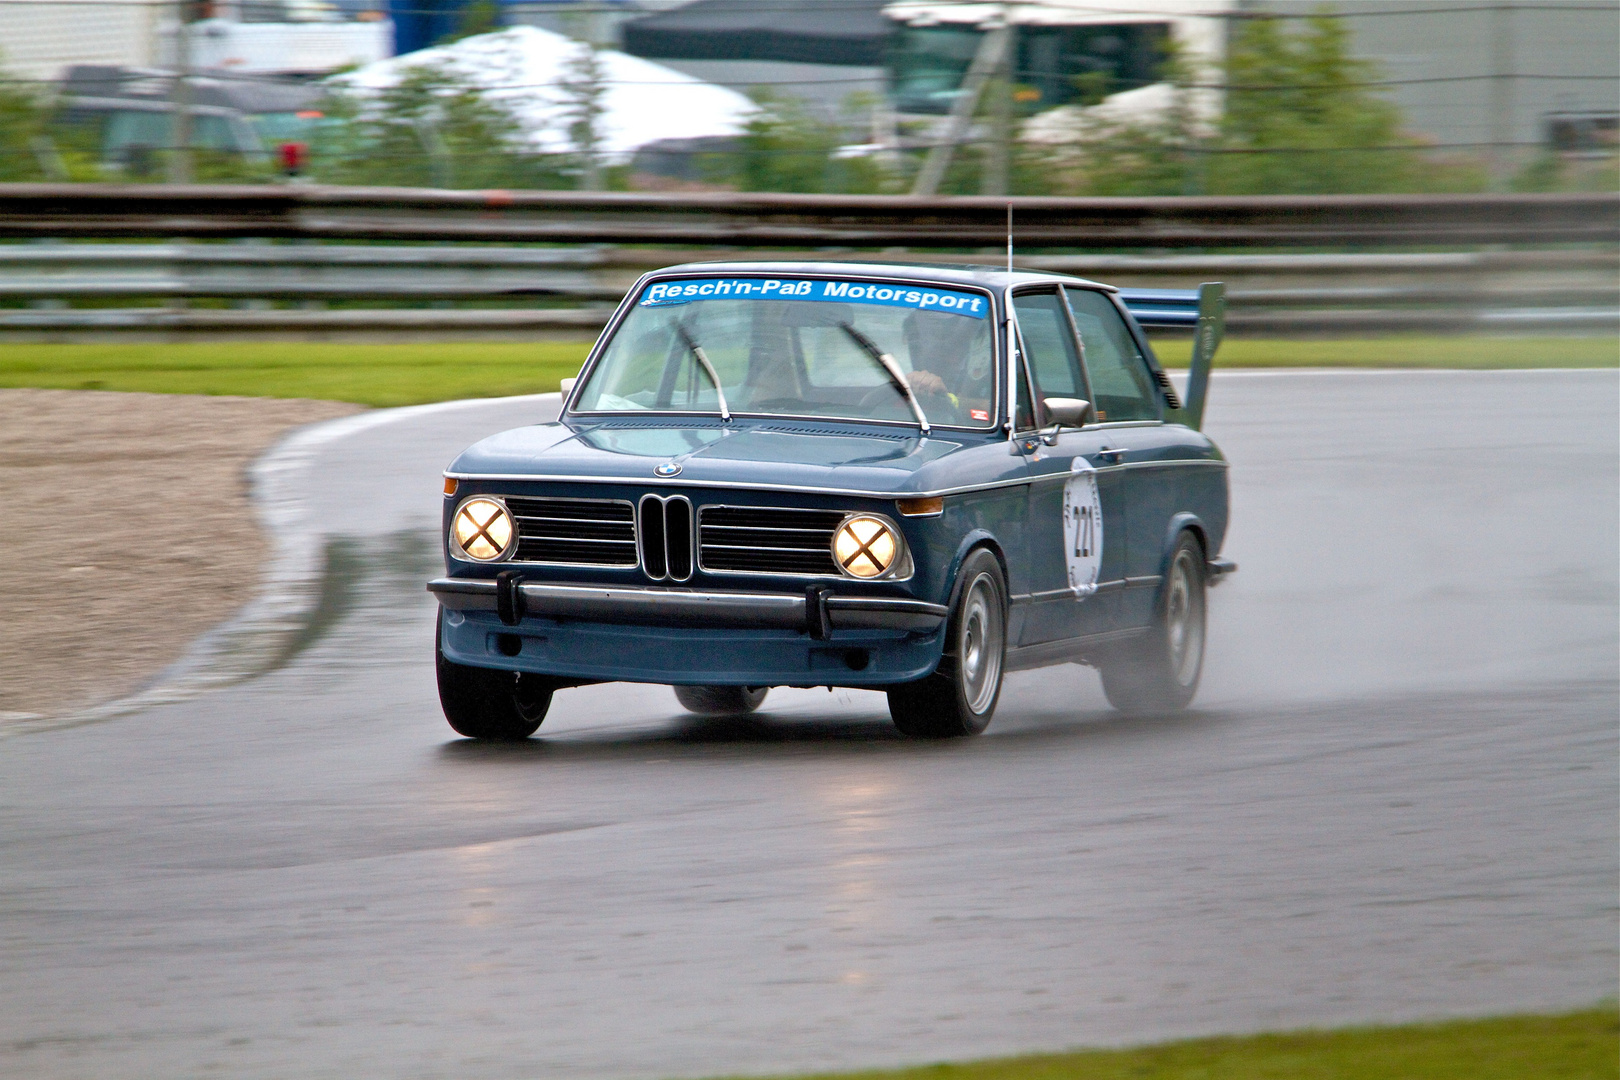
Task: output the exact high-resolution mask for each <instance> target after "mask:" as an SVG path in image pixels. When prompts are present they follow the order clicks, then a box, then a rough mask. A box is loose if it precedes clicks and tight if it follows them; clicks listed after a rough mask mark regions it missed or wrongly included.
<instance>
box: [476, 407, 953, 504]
mask: <svg viewBox="0 0 1620 1080" xmlns="http://www.w3.org/2000/svg"><path fill="white" fill-rule="evenodd" d="M963 445H964V443H963V442H959V441H956V440H954V439H948V438H939V437H937V436H935V437H929V438H922V437H921V436H920V435H919V434H918V433H916V432H911V433H901V432H895V433H893V434H890V433H888V432H883V433H876V432H872V431H870V430H867V431H861V430H843V429H839V428H798V427H791V426H787V425H782V426H773V425H768V424H766V425H757V424H756V425H749V424H739V423H732V424H713V425H692V424H682V425H653V424H648V423H646V422H640V423H626V422H617V423H615V422H612V421H610V422H607V423H603V424H597V425H590V426H580V427H578V428H574V427H570V426H568V425H566V424H561V423H550V424H537V425H534V426H533V427H525V428H517V429H514V430H512V431H503V432H501V433H500V434H499V435H492V436H490V437H489V438H487V439H484V440H483V441H482V442H479V443H475V444H474V445H473V446H471V447H469V448H468V449H467V450H466V451H465V452H463V453H462V454H461V456H460V457H458V458H456V460H455V462H454V463H453V464H452V465H451V467H450V471H451V472H452V473H454V474H456V475H458V476H464V477H466V476H500V477H512V478H518V477H523V478H527V477H533V478H535V479H580V480H595V481H602V480H626V481H632V482H638V483H647V484H660V483H678V484H697V485H716V486H725V485H737V484H741V485H769V486H772V487H791V488H806V489H812V490H829V489H831V490H843V491H870V492H873V493H882V494H890V493H897V492H899V493H903V492H908V491H916V490H925V489H927V488H928V487H930V486H931V485H932V483H934V482H936V481H937V480H938V479H939V471H940V470H939V468H938V466H939V464H940V463H942V462H943V461H944V459H946V458H948V457H950V456H951V455H952V454H955V453H957V452H958V451H960V450H961V449H962V448H963ZM677 465H678V466H679V467H680V468H679V471H678V473H676V474H675V476H673V477H660V476H659V475H658V474H657V473H655V472H654V471H653V470H654V469H655V468H656V467H658V466H665V467H666V471H667V470H668V469H669V468H672V467H673V466H677Z"/></svg>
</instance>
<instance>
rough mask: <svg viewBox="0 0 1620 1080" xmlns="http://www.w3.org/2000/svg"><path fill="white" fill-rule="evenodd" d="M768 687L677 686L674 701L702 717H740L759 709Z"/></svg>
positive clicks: (768, 691) (769, 689) (768, 690)
mask: <svg viewBox="0 0 1620 1080" xmlns="http://www.w3.org/2000/svg"><path fill="white" fill-rule="evenodd" d="M770 692H771V688H770V687H768V686H677V687H675V700H676V701H679V702H680V703H681V705H682V707H684V708H685V709H686V710H687V711H688V712H695V713H698V714H700V715H702V716H741V715H743V714H744V713H751V712H753V711H754V710H755V709H757V708H759V706H760V703H761V702H763V701H764V700H765V695H766V694H768V693H770Z"/></svg>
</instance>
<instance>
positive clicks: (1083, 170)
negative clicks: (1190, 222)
mask: <svg viewBox="0 0 1620 1080" xmlns="http://www.w3.org/2000/svg"><path fill="white" fill-rule="evenodd" d="M1163 72H1164V78H1165V80H1166V82H1167V83H1168V84H1169V87H1170V90H1169V97H1168V105H1167V106H1166V107H1165V108H1164V109H1163V110H1161V111H1160V112H1159V113H1158V114H1157V115H1155V116H1152V117H1149V118H1146V119H1137V120H1132V121H1120V122H1113V121H1110V120H1107V119H1104V118H1102V116H1101V114H1103V113H1104V112H1105V110H1106V106H1104V107H1103V108H1102V109H1093V110H1082V111H1081V113H1082V115H1081V118H1080V119H1079V120H1077V121H1076V123H1075V124H1074V138H1073V140H1072V142H1070V143H1069V144H1068V145H1063V146H1057V147H1054V148H1051V149H1046V148H1040V147H1030V148H1026V156H1029V155H1033V156H1035V157H1036V158H1038V159H1044V160H1045V161H1046V162H1047V163H1048V164H1049V166H1050V167H1049V169H1048V176H1050V177H1051V180H1050V181H1049V183H1050V185H1051V186H1050V188H1049V189H1050V190H1057V191H1062V192H1065V193H1073V194H1088V195H1185V194H1206V193H1207V194H1223V195H1248V194H1316V193H1330V192H1331V193H1370V192H1396V191H1430V190H1459V189H1460V190H1473V189H1477V188H1479V187H1482V186H1483V184H1484V174H1483V173H1482V171H1481V170H1479V169H1478V167H1477V166H1475V165H1472V164H1470V163H1467V162H1463V163H1458V162H1448V161H1443V160H1439V159H1436V158H1434V157H1433V156H1432V155H1431V154H1430V153H1429V152H1427V151H1426V149H1425V146H1424V144H1423V142H1422V141H1421V140H1419V139H1416V138H1413V137H1412V136H1411V135H1409V134H1407V133H1406V132H1405V131H1404V130H1403V121H1402V117H1401V112H1400V109H1399V108H1398V107H1397V106H1396V105H1394V104H1393V103H1392V102H1389V101H1387V100H1385V99H1384V98H1383V97H1382V96H1380V91H1379V89H1378V87H1376V86H1373V85H1369V84H1372V83H1375V82H1376V81H1377V79H1378V71H1377V69H1376V67H1375V66H1374V65H1372V64H1370V63H1368V62H1367V61H1363V60H1358V59H1356V58H1355V57H1353V56H1352V55H1351V53H1350V36H1349V31H1348V30H1347V29H1346V28H1345V24H1344V22H1343V20H1340V19H1333V18H1329V17H1327V16H1326V15H1325V14H1323V15H1317V16H1312V17H1309V18H1307V19H1305V20H1303V21H1301V22H1300V23H1299V24H1298V25H1297V28H1294V25H1293V22H1292V21H1291V20H1284V19H1278V18H1265V17H1259V18H1244V19H1241V20H1240V21H1239V22H1238V23H1237V24H1236V25H1235V26H1234V28H1233V32H1232V33H1231V35H1230V37H1229V44H1228V47H1227V53H1226V57H1225V59H1224V61H1223V62H1222V63H1221V65H1220V66H1219V68H1218V69H1217V70H1216V71H1214V72H1209V73H1200V72H1198V71H1197V70H1196V69H1195V68H1194V67H1193V65H1191V64H1189V63H1188V62H1187V61H1186V59H1185V58H1184V57H1182V56H1179V55H1171V56H1170V57H1168V58H1167V59H1166V61H1165V66H1164V69H1163ZM1211 76H1214V78H1215V82H1214V83H1213V84H1211V83H1210V81H1209V80H1210V77H1211ZM1212 93H1218V94H1219V98H1218V104H1217V99H1210V98H1209V97H1208V95H1210V94H1212ZM1094 116H1095V117H1097V118H1096V119H1091V117H1094ZM1025 171H1026V172H1027V173H1031V174H1033V175H1039V173H1038V170H1035V169H1026V170H1025Z"/></svg>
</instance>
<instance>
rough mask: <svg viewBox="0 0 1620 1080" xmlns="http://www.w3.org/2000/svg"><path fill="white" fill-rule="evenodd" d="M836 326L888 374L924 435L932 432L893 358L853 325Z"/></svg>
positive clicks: (841, 324) (904, 374)
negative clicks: (841, 328)
mask: <svg viewBox="0 0 1620 1080" xmlns="http://www.w3.org/2000/svg"><path fill="white" fill-rule="evenodd" d="M838 325H839V326H841V327H843V329H844V333H846V334H848V335H849V336H850V338H851V339H852V340H853V341H854V342H855V344H857V345H859V346H860V347H861V348H862V349H864V350H865V351H866V354H867V355H868V356H870V357H871V358H872V359H873V360H876V361H877V362H878V363H879V364H880V365H881V366H882V368H883V370H884V371H886V372H888V373H889V381H890V382H891V383H893V384H894V388H895V389H896V390H898V391H900V396H901V397H903V398H905V399H906V404H907V405H910V406H911V411H912V412H913V413H915V414H916V415H917V426H918V427H920V428H922V433H923V434H924V435H927V434H928V432H929V431H930V430H932V429H930V428H929V426H928V417H926V416H924V415H923V411H922V406H921V405H919V404H917V395H916V394H913V393H912V392H911V382H910V381H909V380H908V379H907V378H906V373H905V372H903V371H901V370H900V365H899V364H898V363H897V362H896V361H895V359H894V357H892V356H890V355H889V354H888V353H886V352H884V351H883V350H882V349H880V348H878V347H877V342H875V341H873V340H872V339H871V338H869V337H867V336H866V335H865V334H863V333H861V332H860V331H859V330H857V329H855V327H854V325H853V324H851V323H847V322H846V323H839V324H838Z"/></svg>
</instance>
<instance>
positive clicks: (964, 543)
mask: <svg viewBox="0 0 1620 1080" xmlns="http://www.w3.org/2000/svg"><path fill="white" fill-rule="evenodd" d="M980 548H985V549H986V550H988V551H989V552H990V554H992V555H994V556H995V558H996V564H997V565H998V566H1000V567H1001V584H1002V590H1003V592H1004V593H1006V592H1009V591H1010V586H1009V585H1008V570H1007V553H1006V551H1004V550H1003V549H1002V547H1001V543H1000V541H998V540H997V539H996V537H995V534H993V533H991V532H989V531H987V530H985V529H973V530H971V531H969V532H968V533H967V534H966V535H964V536H963V537H962V540H961V542H960V543H958V544H957V546H956V554H955V555H954V556H952V558H951V568H950V582H951V587H950V588H949V589H947V590H946V592H945V606H946V607H947V608H948V609H949V610H951V611H953V612H954V611H955V610H956V602H957V600H959V599H961V594H962V564H963V563H965V562H967V560H968V556H970V555H972V554H973V553H974V552H975V551H977V550H978V549H980ZM1001 599H1002V603H1003V604H1005V605H1006V606H1007V609H1008V610H1007V614H1009V615H1010V613H1011V608H1012V597H1011V596H1010V595H1004V596H1002V598H1001Z"/></svg>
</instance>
